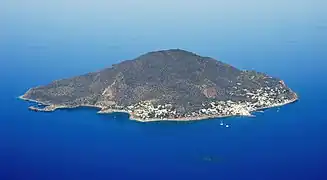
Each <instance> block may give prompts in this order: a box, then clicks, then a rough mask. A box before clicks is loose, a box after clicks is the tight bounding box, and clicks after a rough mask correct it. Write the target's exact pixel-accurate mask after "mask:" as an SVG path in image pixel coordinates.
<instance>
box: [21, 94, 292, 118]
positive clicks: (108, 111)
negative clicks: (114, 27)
mask: <svg viewBox="0 0 327 180" xmlns="http://www.w3.org/2000/svg"><path fill="white" fill-rule="evenodd" d="M18 99H21V100H24V101H29V102H34V103H38V104H41V105H44V106H47V107H49V106H50V109H45V108H44V109H39V108H36V107H34V106H30V107H29V109H30V110H34V111H41V112H53V111H55V110H57V109H75V108H79V107H88V108H96V109H99V110H100V111H98V112H97V113H98V114H111V113H126V114H128V115H129V119H130V120H133V121H138V122H159V121H176V122H177V121H185V122H186V121H199V120H209V119H217V118H228V117H237V116H240V117H246V116H244V115H236V114H235V115H212V116H199V117H183V118H175V119H172V118H170V119H168V118H163V119H155V118H152V119H140V118H137V117H135V116H134V115H133V113H131V112H129V111H126V110H118V109H106V108H105V107H101V106H95V105H88V104H85V105H79V106H71V107H69V106H56V105H51V104H48V103H44V102H40V101H37V100H33V99H28V98H24V95H21V96H19V97H18ZM296 101H298V95H297V94H296V93H294V98H293V99H291V100H289V101H287V102H284V103H278V104H274V105H271V106H267V107H261V108H258V109H255V110H253V111H251V112H250V113H254V112H258V111H262V110H265V109H270V108H274V107H281V106H284V105H287V104H291V103H294V102H296ZM250 117H252V116H250Z"/></svg>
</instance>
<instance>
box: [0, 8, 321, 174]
mask: <svg viewBox="0 0 327 180" xmlns="http://www.w3.org/2000/svg"><path fill="white" fill-rule="evenodd" d="M8 6H9V5H8ZM10 7H11V8H8V9H9V10H8V9H7V10H6V13H7V14H6V15H7V16H6V17H4V16H2V18H0V20H1V24H2V25H3V26H2V27H5V28H4V29H2V30H1V31H0V38H1V41H0V63H1V66H0V70H1V71H0V77H1V84H0V85H1V87H0V94H1V96H0V100H1V103H0V179H1V180H7V179H33V180H36V179H42V180H44V179H119V180H120V179H122V180H123V179H171V180H174V179H224V180H229V179H231V180H234V179H235V180H238V179H251V180H254V179H258V180H263V179H264V180H269V179H274V180H275V179H288V180H290V179H296V180H299V179H308V180H315V179H319V180H320V179H321V180H324V179H327V171H326V167H327V153H326V152H327V130H326V128H327V119H326V110H327V105H326V101H327V98H326V92H327V81H326V79H327V74H326V70H327V62H326V59H327V51H326V49H327V28H326V27H327V26H326V25H327V24H326V18H325V17H327V16H323V15H324V14H326V13H324V12H325V11H323V10H322V9H320V10H319V9H318V10H316V9H312V7H308V6H303V7H302V9H300V10H301V11H300V10H299V11H295V10H298V9H296V8H295V9H293V10H294V12H293V14H292V13H289V14H287V13H285V12H284V11H283V14H282V15H283V17H281V16H277V15H274V14H270V15H271V16H269V17H268V16H264V17H261V16H260V17H259V18H255V17H252V16H251V17H246V18H244V19H242V14H238V16H237V17H234V16H229V20H221V19H220V18H217V17H219V16H218V15H219V13H218V14H217V17H211V16H210V17H211V18H209V19H208V18H207V19H206V21H205V20H203V21H199V22H198V24H197V26H196V27H194V23H193V22H192V21H187V22H184V21H183V22H182V21H179V20H178V19H177V20H176V19H175V20H174V21H173V22H172V24H169V23H171V20H172V19H171V18H169V17H168V18H163V19H161V20H160V22H156V21H150V20H149V19H147V20H145V21H141V22H139V23H134V24H133V28H132V27H129V26H130V24H129V22H134V21H133V20H128V19H122V20H121V21H122V22H121V21H120V22H116V21H114V22H113V20H112V19H106V18H105V17H102V16H100V18H98V19H96V18H95V19H87V18H86V20H85V21H77V20H78V19H77V18H76V17H75V16H68V18H64V15H69V14H68V13H67V12H66V11H65V12H63V13H64V15H62V16H60V15H58V12H57V11H56V12H55V13H54V12H50V13H48V11H49V9H47V10H42V11H41V10H40V9H38V11H37V10H35V11H34V10H30V9H28V8H26V7H25V8H22V7H20V8H18V9H16V8H13V7H12V6H10ZM305 7H306V8H307V9H305ZM315 7H316V8H318V6H315ZM293 8H294V7H293ZM303 8H304V9H303ZM310 8H311V9H310ZM290 11H291V12H292V9H291V10H290ZM2 12H3V11H2ZM31 12H34V13H31ZM83 12H84V11H83ZM201 12H202V11H201ZM260 12H261V11H260ZM51 13H52V14H51ZM65 13H66V14H65ZM75 13H76V12H75ZM87 13H90V12H87ZM261 13H262V12H261ZM54 14H55V15H58V16H59V17H57V16H54ZM100 14H101V13H100ZM77 15H78V13H77ZM89 15H90V14H89ZM91 17H93V18H94V16H91ZM96 17H98V16H96ZM83 18H85V17H84V16H83ZM143 18H145V17H143ZM180 18H185V17H180ZM190 19H191V18H190ZM162 24H165V26H164V25H162ZM162 48H163V49H168V48H182V49H186V50H190V51H194V52H196V53H199V54H201V55H206V56H212V57H214V58H217V59H220V60H222V61H224V62H226V63H229V64H232V65H235V66H237V67H239V68H242V69H255V70H258V71H262V72H266V73H268V74H271V75H273V76H277V77H280V78H282V79H283V80H285V82H286V83H287V84H288V85H289V86H290V87H291V88H292V89H293V90H294V91H296V92H297V93H298V94H299V96H300V100H299V101H298V102H296V103H294V104H290V105H287V106H284V107H281V108H280V109H279V110H278V109H277V108H274V109H269V110H267V111H265V112H264V113H257V114H256V115H257V117H256V118H241V117H237V118H227V119H223V121H224V123H226V124H229V125H230V127H229V128H226V127H223V126H220V120H219V119H217V120H207V121H199V122H189V123H176V122H168V123H167V122H156V123H139V122H134V121H130V120H129V119H128V116H127V115H126V114H119V113H117V114H112V115H98V114H96V110H95V109H88V108H80V109H76V110H60V111H57V112H54V113H35V112H31V111H28V110H27V107H28V106H29V105H30V103H27V102H23V101H20V100H18V99H17V97H18V96H19V95H21V94H23V93H24V92H25V91H26V90H27V89H28V88H30V87H33V86H37V85H41V84H47V83H49V82H51V81H52V80H55V79H60V78H65V77H70V76H74V75H79V74H83V73H86V72H89V71H95V70H99V69H102V68H104V67H106V66H110V65H111V64H112V63H117V62H119V61H120V60H124V59H131V58H134V57H136V56H138V55H140V54H142V53H144V52H147V51H152V50H157V49H162ZM209 159H210V160H209Z"/></svg>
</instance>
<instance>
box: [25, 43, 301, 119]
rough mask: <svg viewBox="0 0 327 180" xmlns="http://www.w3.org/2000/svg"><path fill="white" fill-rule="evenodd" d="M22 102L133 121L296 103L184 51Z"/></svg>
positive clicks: (247, 75) (115, 68) (62, 83)
mask: <svg viewBox="0 0 327 180" xmlns="http://www.w3.org/2000/svg"><path fill="white" fill-rule="evenodd" d="M20 98H21V99H23V100H27V101H33V102H37V103H39V104H41V105H43V107H38V106H32V107H29V109H31V110H34V111H46V112H51V111H55V110H56V109H61V108H77V107H96V108H99V109H100V111H99V113H112V112H124V113H128V114H129V115H130V119H133V120H137V121H142V122H148V121H163V120H173V121H187V120H200V119H209V118H218V117H229V116H250V115H251V112H254V111H257V110H260V109H266V108H271V107H276V106H282V105H285V104H288V103H292V102H295V101H296V100H297V99H298V97H297V94H296V93H295V92H293V91H292V90H291V89H290V88H289V87H287V86H286V84H285V83H284V82H283V81H282V80H281V79H278V78H276V77H271V76H269V75H267V74H264V73H260V72H256V71H247V70H239V69H237V68H235V67H233V66H231V65H228V64H225V63H223V62H220V61H217V60H215V59H213V58H210V57H203V56H199V55H197V54H195V53H192V52H188V51H185V50H180V49H171V50H162V51H155V52H149V53H146V54H144V55H141V56H139V57H137V58H135V59H133V60H126V61H123V62H121V63H119V64H114V65H112V66H111V67H109V68H106V69H103V70H101V71H98V72H92V73H88V74H85V75H81V76H76V77H73V78H68V79H61V80H56V81H53V82H52V83H50V84H48V85H45V86H38V87H35V88H31V89H30V90H28V91H27V92H26V93H25V94H24V95H22V96H20Z"/></svg>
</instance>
